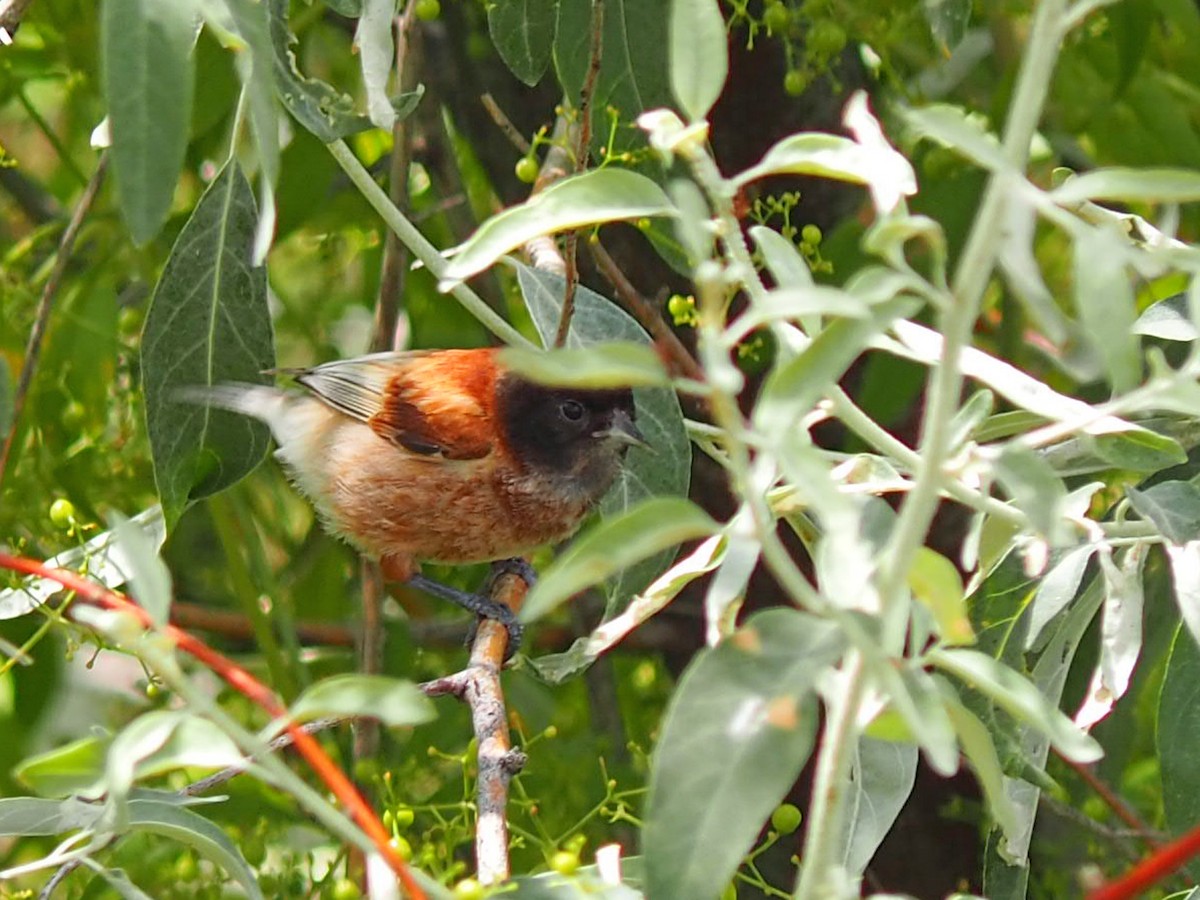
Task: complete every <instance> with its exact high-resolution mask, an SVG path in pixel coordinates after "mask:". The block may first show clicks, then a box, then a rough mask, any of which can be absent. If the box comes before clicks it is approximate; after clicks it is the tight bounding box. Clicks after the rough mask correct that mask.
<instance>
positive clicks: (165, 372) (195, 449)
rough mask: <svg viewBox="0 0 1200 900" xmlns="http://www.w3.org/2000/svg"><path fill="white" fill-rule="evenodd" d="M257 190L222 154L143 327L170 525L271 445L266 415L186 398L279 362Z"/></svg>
mask: <svg viewBox="0 0 1200 900" xmlns="http://www.w3.org/2000/svg"><path fill="white" fill-rule="evenodd" d="M255 224H256V216H255V209H254V197H253V195H252V194H251V192H250V185H249V184H248V183H247V182H246V179H245V177H244V176H243V175H242V173H241V170H240V169H239V168H238V165H237V163H236V162H230V163H228V164H226V166H225V168H224V169H223V170H222V171H221V173H220V174H219V175H218V176H217V178H216V179H215V180H214V181H213V183H212V184H211V185H209V187H208V190H207V191H205V192H204V196H203V197H201V198H200V203H199V204H198V205H197V206H196V209H195V211H194V212H193V213H192V217H191V218H190V219H189V220H188V223H187V225H185V226H184V229H183V231H182V232H181V233H180V235H179V238H178V240H176V242H175V246H174V247H173V248H172V249H171V256H170V258H169V259H168V260H167V265H166V268H164V269H163V273H162V276H161V277H160V278H159V282H158V287H157V288H156V289H155V291H154V299H153V301H152V302H151V305H150V311H149V313H148V315H147V317H146V327H145V330H144V331H143V333H142V384H143V387H144V389H145V392H146V426H147V430H148V431H149V434H150V447H151V451H152V452H153V455H154V475H155V481H156V482H157V484H158V491H159V496H160V497H161V499H162V507H163V515H164V517H165V519H166V523H167V526H168V528H170V527H171V526H173V525H174V524H175V522H176V520H178V518H179V516H180V514H181V513H182V512H183V511H184V509H186V508H187V506H188V504H189V503H191V502H192V501H193V500H195V499H198V498H200V497H204V496H207V495H209V494H212V493H215V492H216V491H219V490H221V489H223V488H225V487H228V486H229V485H231V484H233V483H234V482H235V481H237V480H238V479H239V478H241V477H242V476H244V475H245V474H246V473H247V472H249V471H250V470H251V469H253V468H254V467H255V466H256V465H258V463H259V462H260V461H261V460H262V458H263V456H264V454H265V453H266V451H267V443H268V432H267V428H266V426H265V425H262V424H261V423H259V422H256V421H252V420H250V419H248V418H247V417H245V416H238V415H234V414H232V413H228V412H225V411H223V410H216V409H212V408H210V407H206V406H194V405H190V404H186V403H181V402H179V401H178V399H176V398H175V397H174V396H173V394H174V392H176V391H178V390H179V389H181V388H185V387H189V386H194V385H200V386H208V385H213V384H217V383H220V382H222V381H252V382H260V381H262V375H261V374H260V373H261V372H262V370H264V369H267V368H270V367H271V366H272V365H273V363H274V348H273V339H272V335H271V318H270V313H269V311H268V309H267V273H266V270H265V269H263V268H261V267H259V268H254V267H252V266H251V261H250V256H251V252H252V244H253V241H254V231H255Z"/></svg>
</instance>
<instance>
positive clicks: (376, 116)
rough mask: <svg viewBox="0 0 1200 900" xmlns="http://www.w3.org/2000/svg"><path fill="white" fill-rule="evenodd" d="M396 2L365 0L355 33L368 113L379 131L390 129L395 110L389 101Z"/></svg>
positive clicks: (393, 53)
mask: <svg viewBox="0 0 1200 900" xmlns="http://www.w3.org/2000/svg"><path fill="white" fill-rule="evenodd" d="M395 14H396V0H363V7H362V15H360V16H359V19H358V27H357V28H356V29H355V31H354V46H355V47H357V48H358V56H359V59H360V60H361V61H362V73H363V86H364V87H365V88H366V90H367V113H368V115H369V116H370V118H371V122H372V123H373V124H374V125H375V127H376V128H383V129H387V130H390V129H391V127H392V125H393V124H394V123H395V121H396V111H395V110H394V109H393V108H392V102H391V101H390V100H389V99H388V92H387V86H388V78H389V77H391V74H392V58H393V57H394V56H395V53H396V48H395V44H394V41H393V40H392V28H393V27H394V25H393V22H392V19H393V18H394V16H395Z"/></svg>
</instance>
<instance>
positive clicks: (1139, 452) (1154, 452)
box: [1091, 429, 1188, 474]
mask: <svg viewBox="0 0 1200 900" xmlns="http://www.w3.org/2000/svg"><path fill="white" fill-rule="evenodd" d="M1091 440H1092V441H1093V442H1094V443H1095V447H1096V453H1097V454H1099V456H1100V458H1101V459H1104V460H1106V461H1107V462H1110V463H1112V464H1113V465H1114V466H1116V467H1117V468H1119V469H1128V470H1129V471H1131V472H1143V473H1146V474H1149V473H1150V472H1158V471H1160V470H1162V469H1169V468H1170V467H1171V466H1180V465H1183V464H1184V463H1185V462H1187V458H1188V457H1187V452H1186V451H1185V450H1184V449H1183V447H1181V446H1180V445H1179V442H1178V441H1177V440H1175V439H1174V438H1172V437H1168V436H1167V435H1165V434H1156V433H1155V432H1153V431H1150V430H1149V429H1145V430H1142V431H1124V432H1118V433H1115V434H1098V435H1096V436H1095V437H1093V438H1092V439H1091Z"/></svg>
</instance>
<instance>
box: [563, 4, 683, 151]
mask: <svg viewBox="0 0 1200 900" xmlns="http://www.w3.org/2000/svg"><path fill="white" fill-rule="evenodd" d="M669 3H670V0H605V2H604V29H603V32H604V33H603V40H602V45H601V54H600V71H599V73H598V74H597V76H596V86H595V90H594V92H593V94H592V102H591V110H592V136H593V137H592V150H593V152H597V151H599V150H600V148H602V147H604V146H605V144H606V143H607V142H608V139H609V131H610V128H609V118H608V117H609V112H608V110H610V109H612V110H615V111H616V115H617V116H618V117H619V120H620V121H622V122H625V123H630V122H632V121H633V120H634V119H636V118H637V117H638V116H639V115H641V114H642V113H643V112H645V111H646V110H648V109H657V108H659V107H662V106H670V105H671V90H670V87H669V84H668V76H667V59H666V54H665V53H664V52H663V48H664V47H666V46H667V40H668V36H667V23H668V21H669V17H670V8H669V5H668V4H669ZM591 48H592V0H559V2H558V24H557V31H556V33H555V37H554V66H555V69H556V70H557V71H558V80H559V83H561V84H562V87H563V95H564V96H565V97H566V100H567V103H568V104H569V105H570V106H571V107H572V108H574V109H576V110H577V109H579V98H580V94H581V92H582V90H583V85H584V81H585V80H586V78H587V72H588V68H589V66H590V65H591V56H592V52H591ZM614 137H615V145H614V149H615V150H616V151H617V152H620V151H622V150H626V149H629V148H630V147H633V146H635V145H638V144H640V143H641V141H642V138H641V137H640V135H639V133H638V132H636V131H635V130H631V129H625V128H618V129H617V131H616V134H615V135H614ZM643 146H644V144H643Z"/></svg>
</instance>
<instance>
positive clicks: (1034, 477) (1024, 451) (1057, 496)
mask: <svg viewBox="0 0 1200 900" xmlns="http://www.w3.org/2000/svg"><path fill="white" fill-rule="evenodd" d="M996 477H997V478H998V479H999V481H1000V483H1001V484H1002V485H1004V489H1005V491H1007V492H1008V495H1009V496H1010V497H1012V500H1013V503H1014V504H1015V505H1016V507H1017V509H1019V510H1021V512H1023V513H1025V515H1027V516H1028V517H1029V521H1030V524H1032V525H1033V527H1034V528H1036V529H1037V530H1038V532H1039V533H1041V534H1043V535H1045V536H1046V537H1047V538H1050V539H1051V540H1052V541H1053V539H1054V538H1055V537H1056V536H1057V535H1058V533H1059V532H1060V531H1061V530H1062V524H1063V523H1062V512H1063V503H1064V502H1065V500H1066V497H1067V489H1066V486H1065V485H1064V484H1063V482H1062V479H1061V478H1059V477H1058V476H1057V475H1056V474H1055V473H1054V470H1053V469H1051V468H1050V465H1049V464H1048V463H1047V462H1046V461H1045V460H1043V459H1042V458H1041V457H1039V456H1038V455H1037V454H1036V453H1034V452H1033V451H1032V450H1030V449H1029V448H1027V447H1025V446H1023V445H1021V444H1016V443H1010V444H1008V445H1006V446H1005V448H1004V450H1003V451H1001V453H1000V456H999V457H998V458H997V459H996Z"/></svg>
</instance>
